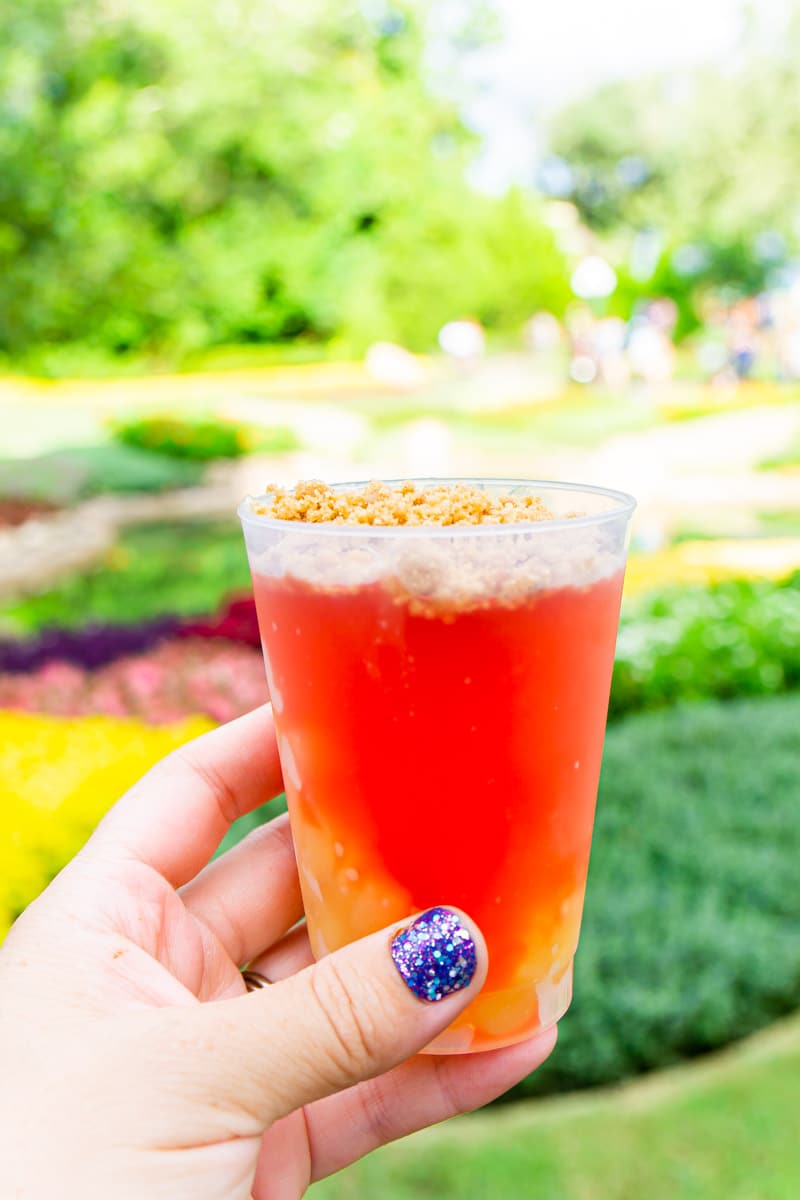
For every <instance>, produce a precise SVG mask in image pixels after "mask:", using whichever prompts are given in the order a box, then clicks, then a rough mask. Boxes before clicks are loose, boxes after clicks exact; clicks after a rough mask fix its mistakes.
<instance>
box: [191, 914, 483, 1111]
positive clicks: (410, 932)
mask: <svg viewBox="0 0 800 1200" xmlns="http://www.w3.org/2000/svg"><path fill="white" fill-rule="evenodd" d="M487 962H488V959H487V953H486V945H485V943H484V940H483V937H482V935H481V934H480V933H479V931H478V930H477V928H476V926H475V925H474V924H473V923H472V922H471V921H469V919H468V918H467V917H466V916H464V914H463V913H461V912H460V911H458V910H457V909H451V908H432V909H429V910H428V911H427V912H424V913H422V914H421V915H420V916H418V917H417V918H416V919H414V920H413V921H412V922H411V923H409V922H408V921H406V922H402V923H398V924H395V925H393V926H390V927H389V928H388V929H385V930H382V931H381V932H380V933H374V934H372V935H370V936H369V937H366V938H363V939H362V940H361V941H358V942H353V943H352V944H351V945H349V946H345V947H344V948H343V949H341V950H338V951H336V952H335V953H333V954H330V955H328V956H327V957H326V958H323V959H321V960H320V961H319V962H317V963H314V964H313V965H312V966H310V967H307V968H306V969H305V970H304V971H301V972H299V973H298V974H297V975H293V976H291V977H290V978H288V979H285V980H282V981H281V982H280V983H276V984H273V985H272V986H271V987H268V988H264V989H262V990H259V991H254V992H251V993H249V994H248V995H247V996H242V997H239V998H237V999H235V1000H226V1001H221V1002H218V1003H212V1004H203V1005H200V1006H198V1007H197V1008H195V1009H193V1010H191V1018H190V1020H189V1023H188V1024H189V1029H186V1030H185V1033H186V1034H189V1032H190V1029H192V1027H194V1028H193V1030H192V1032H191V1035H190V1036H191V1037H192V1038H193V1039H198V1040H199V1044H200V1045H202V1046H207V1047H211V1046H213V1047H214V1060H215V1062H216V1070H215V1071H214V1079H213V1080H210V1079H208V1076H207V1074H206V1070H205V1069H204V1070H203V1074H204V1075H206V1078H205V1086H206V1087H210V1088H212V1089H213V1093H214V1095H215V1096H217V1098H218V1099H219V1100H222V1099H225V1100H226V1101H230V1102H234V1101H236V1102H237V1103H238V1104H239V1105H240V1106H242V1107H244V1108H245V1110H246V1111H248V1112H249V1113H251V1114H252V1115H253V1116H254V1117H256V1118H257V1120H258V1121H260V1122H261V1124H263V1126H264V1127H266V1126H267V1125H269V1124H270V1123H271V1122H272V1121H274V1120H277V1119H278V1118H279V1117H282V1116H285V1115H286V1114H287V1113H289V1112H293V1111H294V1110H295V1109H296V1108H299V1107H300V1106H301V1105H303V1104H307V1103H309V1102H310V1101H312V1100H318V1099H320V1098H321V1097H322V1096H328V1095H331V1094H332V1093H333V1092H337V1091H340V1090H341V1089H343V1088H346V1087H350V1086H351V1085H352V1084H354V1083H358V1082H359V1081H361V1080H363V1079H369V1078H371V1077H372V1076H375V1075H379V1074H382V1073H383V1072H384V1071H387V1070H389V1069H390V1068H391V1067H394V1066H396V1065H397V1064H398V1063H401V1062H404V1061H405V1060H406V1059H407V1058H410V1057H411V1056H412V1055H413V1054H416V1053H417V1051H419V1050H421V1049H422V1048H423V1046H426V1045H427V1044H428V1042H430V1041H431V1040H432V1039H433V1038H434V1037H436V1035H437V1034H438V1033H441V1031H442V1030H443V1029H445V1028H446V1027H447V1026H448V1025H449V1024H450V1022H451V1021H453V1020H454V1019H455V1018H456V1017H457V1016H458V1014H459V1013H460V1012H461V1011H462V1009H464V1008H466V1006H467V1004H469V1002H470V1001H471V1000H474V999H475V996H476V995H477V993H478V991H479V990H480V988H481V987H482V985H483V982H484V980H485V978H486V968H487ZM189 1016H190V1014H189V1013H188V1012H187V1011H186V1010H182V1012H181V1021H183V1022H186V1018H187V1017H189ZM198 1022H199V1023H200V1025H201V1026H204V1028H202V1029H198V1028H197V1024H198ZM194 1044H195V1046H196V1045H197V1044H198V1041H197V1040H195V1041H194ZM209 1066H211V1064H210V1063H206V1064H205V1068H208V1067H209ZM198 1082H199V1081H198ZM231 1089H232V1090H231Z"/></svg>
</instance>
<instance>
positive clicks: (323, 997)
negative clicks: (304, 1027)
mask: <svg viewBox="0 0 800 1200" xmlns="http://www.w3.org/2000/svg"><path fill="white" fill-rule="evenodd" d="M311 990H312V992H313V995H314V997H315V999H316V1002H317V1005H318V1007H319V1012H320V1015H321V1018H322V1022H323V1028H324V1030H325V1032H326V1033H327V1034H328V1035H329V1036H328V1037H327V1038H326V1039H325V1045H324V1046H323V1047H320V1049H321V1050H322V1051H323V1053H325V1054H327V1056H328V1059H329V1062H330V1066H331V1068H332V1070H333V1072H334V1073H335V1075H336V1077H337V1079H339V1080H344V1081H352V1082H355V1081H356V1080H358V1079H360V1078H362V1077H363V1076H364V1075H366V1074H368V1073H370V1071H371V1068H372V1067H373V1066H374V1064H375V1063H376V1062H378V1061H379V1055H380V1049H381V1037H380V1026H379V1013H380V1011H381V1005H380V1003H379V1000H378V997H376V996H375V994H374V988H373V986H372V985H371V984H370V982H369V981H368V980H367V979H365V978H359V977H358V976H356V975H355V973H354V972H353V973H347V974H345V972H344V971H342V970H341V968H340V967H339V966H338V965H337V963H336V961H335V959H334V958H333V957H330V958H323V959H321V960H320V962H318V963H317V964H316V966H315V968H314V970H313V971H312V973H311Z"/></svg>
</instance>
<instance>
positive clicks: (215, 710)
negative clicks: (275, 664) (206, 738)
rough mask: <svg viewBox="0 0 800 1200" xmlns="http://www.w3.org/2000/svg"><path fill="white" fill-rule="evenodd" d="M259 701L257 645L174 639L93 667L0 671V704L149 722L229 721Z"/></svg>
mask: <svg viewBox="0 0 800 1200" xmlns="http://www.w3.org/2000/svg"><path fill="white" fill-rule="evenodd" d="M266 700H267V685H266V681H265V677H264V665H263V661H262V657H261V651H260V650H254V649H252V648H251V647H249V646H245V645H237V644H232V643H229V642H224V641H218V640H206V639H202V638H181V639H178V640H171V641H167V642H162V643H161V645H159V646H157V647H156V648H154V649H153V650H151V651H150V652H149V653H148V654H144V655H136V656H132V657H124V658H120V659H117V660H116V661H115V662H113V663H111V664H109V665H107V666H105V667H103V668H101V669H100V670H97V671H88V670H86V669H84V668H82V667H79V666H76V665H75V664H74V663H68V662H63V661H52V662H49V663H46V664H45V665H44V666H43V667H41V668H39V670H37V671H35V672H32V673H29V674H15V675H11V674H8V675H0V708H3V709H12V710H17V711H24V712H39V713H52V714H60V715H63V716H85V715H89V714H92V713H105V714H106V715H108V716H133V717H139V718H140V719H141V720H143V721H147V722H148V723H149V724H150V725H163V724H168V723H170V722H172V721H179V720H181V719H183V718H184V717H186V716H188V715H192V714H197V713H199V714H203V715H205V716H207V717H210V718H211V720H213V721H218V722H222V721H230V720H232V719H233V718H234V717H238V716H241V715H242V714H243V713H245V712H249V710H250V709H251V708H256V707H257V706H258V705H259V704H264V703H265V701H266Z"/></svg>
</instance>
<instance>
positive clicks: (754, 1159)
mask: <svg viewBox="0 0 800 1200" xmlns="http://www.w3.org/2000/svg"><path fill="white" fill-rule="evenodd" d="M566 1019H567V1020H568V1019H569V1018H568V1017H567V1018H566ZM798 1079H800V1018H798V1017H793V1018H790V1019H789V1020H787V1021H784V1022H781V1023H780V1024H778V1025H776V1026H774V1027H773V1028H772V1029H771V1030H768V1031H766V1032H765V1033H762V1034H758V1035H756V1036H755V1037H753V1038H751V1039H749V1040H748V1041H746V1042H744V1043H742V1044H741V1045H740V1046H739V1047H737V1048H734V1049H732V1050H729V1051H726V1052H723V1053H722V1054H719V1055H716V1056H713V1057H709V1058H706V1059H704V1060H702V1061H698V1062H697V1063H696V1064H691V1065H689V1066H685V1067H680V1068H677V1069H675V1070H672V1071H668V1072H664V1073H661V1074H659V1075H655V1076H651V1077H650V1078H649V1079H646V1080H642V1081H639V1082H636V1083H633V1084H629V1085H627V1086H625V1087H622V1088H617V1089H606V1090H603V1091H598V1092H594V1093H588V1094H584V1095H582V1096H579V1097H565V1098H563V1099H556V1100H549V1101H523V1102H522V1103H520V1104H517V1105H513V1106H508V1107H505V1108H503V1107H500V1108H495V1109H493V1110H491V1111H490V1112H487V1113H482V1114H478V1115H475V1116H470V1117H462V1118H461V1119H460V1120H457V1121H452V1122H450V1124H449V1125H446V1126H443V1127H441V1128H440V1129H435V1130H431V1131H429V1132H427V1133H425V1134H420V1135H418V1136H417V1137H416V1138H412V1139H410V1140H408V1141H406V1142H401V1143H399V1144H398V1145H396V1146H391V1147H389V1148H387V1149H385V1150H382V1151H379V1152H378V1153H376V1154H374V1155H372V1156H371V1157H370V1158H368V1159H366V1160H365V1161H364V1162H363V1163H360V1164H357V1165H356V1166H354V1167H351V1168H350V1169H349V1170H347V1171H344V1172H342V1173H340V1174H339V1175H337V1176H334V1177H333V1178H332V1179H330V1180H326V1181H325V1182H324V1183H321V1184H319V1185H317V1187H316V1188H315V1189H314V1190H313V1192H312V1195H313V1196H314V1197H315V1198H316V1200H363V1198H364V1197H376V1198H377V1197H380V1200H412V1198H413V1200H428V1198H431V1200H433V1198H434V1197H435V1198H436V1200H556V1198H557V1200H796V1198H797V1196H798V1195H800V1145H799V1144H798V1137H797V1118H798V1102H799V1101H800V1084H799V1083H798Z"/></svg>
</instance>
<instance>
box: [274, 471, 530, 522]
mask: <svg viewBox="0 0 800 1200" xmlns="http://www.w3.org/2000/svg"><path fill="white" fill-rule="evenodd" d="M266 494H267V496H268V497H269V500H268V501H266V502H261V503H255V504H254V505H253V510H254V511H255V512H257V513H259V514H261V515H262V516H267V517H272V518H274V519H276V520H280V521H301V522H304V523H306V524H323V523H326V524H331V525H381V526H401V525H440V526H444V525H508V524H515V523H518V522H521V521H551V520H553V513H551V512H550V510H549V509H548V508H546V507H545V505H544V504H543V503H542V501H541V499H540V498H539V497H538V496H509V495H506V496H492V495H489V494H488V493H487V492H485V491H483V490H482V489H481V488H479V487H476V486H475V485H474V484H469V483H452V484H449V483H448V484H440V483H437V484H428V485H425V486H420V487H418V486H417V485H416V484H415V483H410V482H408V483H402V484H400V485H399V487H392V486H391V485H390V484H388V483H381V482H379V481H377V480H373V481H372V482H371V483H368V484H367V485H366V487H364V488H361V489H360V490H355V489H354V490H351V491H339V490H337V489H334V488H332V487H331V486H330V484H327V483H323V482H321V480H318V479H312V480H306V481H302V482H300V483H298V484H297V485H296V486H295V487H294V489H292V490H287V489H286V488H282V487H279V486H277V485H276V484H271V485H270V486H269V487H268V488H267V489H266Z"/></svg>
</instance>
